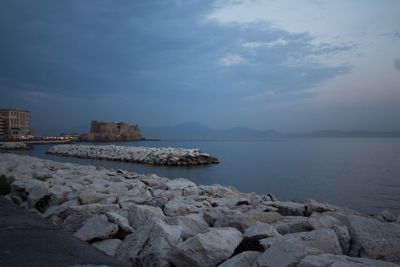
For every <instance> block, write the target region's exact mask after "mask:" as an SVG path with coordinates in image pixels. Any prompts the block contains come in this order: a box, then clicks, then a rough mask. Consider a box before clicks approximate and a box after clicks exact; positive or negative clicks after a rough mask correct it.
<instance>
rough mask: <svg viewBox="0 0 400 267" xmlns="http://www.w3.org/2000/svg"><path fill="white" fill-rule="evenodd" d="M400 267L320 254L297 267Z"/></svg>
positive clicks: (305, 259) (308, 257) (301, 262)
mask: <svg viewBox="0 0 400 267" xmlns="http://www.w3.org/2000/svg"><path fill="white" fill-rule="evenodd" d="M320 266H325V267H400V265H397V264H394V263H391V262H387V261H377V260H370V259H366V258H353V257H348V256H344V255H332V254H320V255H311V256H306V257H304V258H303V259H302V260H301V261H300V263H299V264H298V265H297V267H320Z"/></svg>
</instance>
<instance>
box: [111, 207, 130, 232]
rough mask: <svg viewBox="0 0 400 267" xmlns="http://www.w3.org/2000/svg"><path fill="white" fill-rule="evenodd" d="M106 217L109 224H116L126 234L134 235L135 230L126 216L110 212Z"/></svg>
mask: <svg viewBox="0 0 400 267" xmlns="http://www.w3.org/2000/svg"><path fill="white" fill-rule="evenodd" d="M106 217H107V219H108V221H109V222H112V223H115V224H116V225H118V226H119V227H120V228H121V229H122V230H123V231H125V232H126V233H132V232H133V231H134V229H133V228H132V227H131V226H130V225H129V221H128V219H127V218H125V217H124V216H122V215H120V214H118V213H115V212H112V211H110V212H107V213H106Z"/></svg>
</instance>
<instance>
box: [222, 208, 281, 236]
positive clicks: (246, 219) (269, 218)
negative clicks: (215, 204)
mask: <svg viewBox="0 0 400 267" xmlns="http://www.w3.org/2000/svg"><path fill="white" fill-rule="evenodd" d="M280 217H281V216H280V215H279V213H276V212H262V211H250V212H247V213H245V214H235V215H226V216H223V217H222V218H219V219H218V220H217V221H216V222H215V224H214V227H235V228H236V229H238V230H239V231H241V232H242V233H243V232H244V231H245V230H246V229H247V228H249V227H250V226H252V225H254V224H255V223H256V222H257V221H259V222H264V223H273V222H275V221H277V220H279V219H280Z"/></svg>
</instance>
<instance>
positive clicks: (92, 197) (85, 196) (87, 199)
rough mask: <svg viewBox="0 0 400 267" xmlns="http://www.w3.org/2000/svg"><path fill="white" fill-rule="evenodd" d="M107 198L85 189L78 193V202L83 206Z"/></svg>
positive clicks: (105, 195) (104, 195)
mask: <svg viewBox="0 0 400 267" xmlns="http://www.w3.org/2000/svg"><path fill="white" fill-rule="evenodd" d="M108 197H109V195H107V194H99V193H97V192H94V191H93V190H91V189H87V190H84V191H81V192H80V193H79V200H80V201H81V203H82V204H83V205H86V204H91V203H97V202H99V201H101V200H104V199H106V198H108Z"/></svg>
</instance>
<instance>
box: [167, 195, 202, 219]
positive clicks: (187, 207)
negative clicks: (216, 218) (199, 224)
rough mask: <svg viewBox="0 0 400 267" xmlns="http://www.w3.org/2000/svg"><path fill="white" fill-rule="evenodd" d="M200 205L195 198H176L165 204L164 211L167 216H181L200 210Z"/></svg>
mask: <svg viewBox="0 0 400 267" xmlns="http://www.w3.org/2000/svg"><path fill="white" fill-rule="evenodd" d="M200 210H201V209H200V207H198V204H197V203H196V201H194V200H193V199H187V198H175V199H173V200H170V201H168V202H167V203H166V204H165V207H164V212H165V215H167V216H179V215H185V214H189V213H198V212H200Z"/></svg>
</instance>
